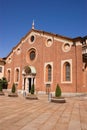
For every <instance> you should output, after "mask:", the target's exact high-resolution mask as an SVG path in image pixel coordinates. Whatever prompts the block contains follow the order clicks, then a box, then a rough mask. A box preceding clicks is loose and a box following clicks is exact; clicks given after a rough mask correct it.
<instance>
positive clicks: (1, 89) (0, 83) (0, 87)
mask: <svg viewBox="0 0 87 130" xmlns="http://www.w3.org/2000/svg"><path fill="white" fill-rule="evenodd" d="M0 95H1V96H2V95H4V92H3V88H2V82H1V79H0Z"/></svg>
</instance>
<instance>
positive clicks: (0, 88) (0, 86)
mask: <svg viewBox="0 0 87 130" xmlns="http://www.w3.org/2000/svg"><path fill="white" fill-rule="evenodd" d="M0 91H1V92H2V84H1V83H0Z"/></svg>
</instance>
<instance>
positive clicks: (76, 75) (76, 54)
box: [74, 43, 77, 93]
mask: <svg viewBox="0 0 87 130" xmlns="http://www.w3.org/2000/svg"><path fill="white" fill-rule="evenodd" d="M74 44H75V62H76V63H75V64H76V93H77V51H76V43H74Z"/></svg>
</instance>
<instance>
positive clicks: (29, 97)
mask: <svg viewBox="0 0 87 130" xmlns="http://www.w3.org/2000/svg"><path fill="white" fill-rule="evenodd" d="M34 93H35V86H34V84H32V87H31V91H30V93H29V94H27V96H26V99H31V100H35V99H38V97H37V96H36V94H34Z"/></svg>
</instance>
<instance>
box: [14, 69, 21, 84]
mask: <svg viewBox="0 0 87 130" xmlns="http://www.w3.org/2000/svg"><path fill="white" fill-rule="evenodd" d="M17 69H18V70H19V81H20V67H15V69H14V83H17V84H18V83H19V81H18V82H17V81H16V79H15V74H16V70H17Z"/></svg>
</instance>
